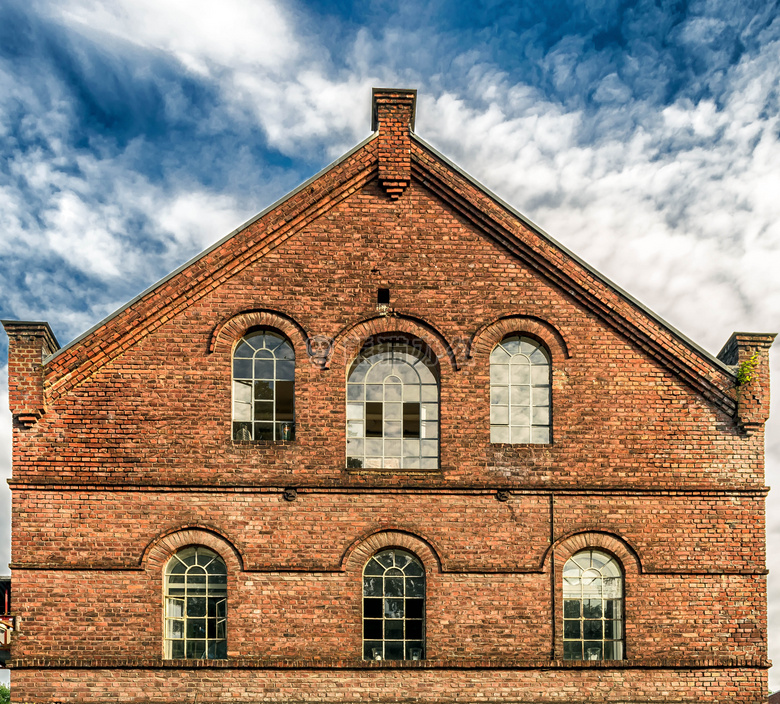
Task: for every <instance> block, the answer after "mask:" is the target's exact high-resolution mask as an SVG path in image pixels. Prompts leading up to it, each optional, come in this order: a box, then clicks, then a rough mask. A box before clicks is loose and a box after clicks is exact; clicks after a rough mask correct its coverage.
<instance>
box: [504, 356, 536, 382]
mask: <svg viewBox="0 0 780 704" xmlns="http://www.w3.org/2000/svg"><path fill="white" fill-rule="evenodd" d="M510 370H511V371H510V373H509V378H510V380H511V382H512V384H528V383H530V381H531V378H532V372H531V367H529V366H528V364H523V363H519V364H518V363H517V362H515V360H512V366H511V367H510Z"/></svg>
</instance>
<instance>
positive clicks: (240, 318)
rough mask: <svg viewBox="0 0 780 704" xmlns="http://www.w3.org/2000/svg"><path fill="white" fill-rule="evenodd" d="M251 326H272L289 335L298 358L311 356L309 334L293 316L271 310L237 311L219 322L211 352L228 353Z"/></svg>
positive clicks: (213, 335) (213, 337) (212, 339)
mask: <svg viewBox="0 0 780 704" xmlns="http://www.w3.org/2000/svg"><path fill="white" fill-rule="evenodd" d="M251 328H272V329H274V330H278V331H279V332H280V333H282V335H284V336H285V337H287V338H288V339H289V340H290V342H291V343H292V345H293V348H294V349H295V357H296V359H300V360H303V359H306V358H307V356H309V347H310V345H309V336H308V335H307V333H306V331H305V330H304V329H303V327H302V326H301V325H299V324H298V323H297V322H295V321H294V320H293V319H292V318H290V317H288V316H286V315H283V314H281V313H277V312H275V311H271V310H252V311H244V312H242V313H237V314H235V315H233V316H232V317H230V318H228V319H226V320H223V321H222V322H221V323H219V324H218V325H217V326H216V327H215V328H214V330H213V332H212V333H211V339H210V340H209V353H211V352H218V353H228V352H230V351H231V350H232V349H233V346H234V345H235V343H236V342H238V341H239V340H240V339H241V338H242V337H243V336H244V335H245V334H246V332H247V331H248V330H250V329H251Z"/></svg>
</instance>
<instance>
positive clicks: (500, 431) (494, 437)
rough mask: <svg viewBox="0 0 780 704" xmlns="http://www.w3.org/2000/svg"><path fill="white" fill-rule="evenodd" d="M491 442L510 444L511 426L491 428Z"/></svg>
mask: <svg viewBox="0 0 780 704" xmlns="http://www.w3.org/2000/svg"><path fill="white" fill-rule="evenodd" d="M490 442H506V443H508V442H509V426H493V427H491V428H490Z"/></svg>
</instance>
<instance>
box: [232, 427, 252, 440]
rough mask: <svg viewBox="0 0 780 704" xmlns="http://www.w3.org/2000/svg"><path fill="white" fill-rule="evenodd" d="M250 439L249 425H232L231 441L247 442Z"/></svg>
mask: <svg viewBox="0 0 780 704" xmlns="http://www.w3.org/2000/svg"><path fill="white" fill-rule="evenodd" d="M251 439H252V424H251V423H233V440H235V441H237V442H249V441H250V440H251Z"/></svg>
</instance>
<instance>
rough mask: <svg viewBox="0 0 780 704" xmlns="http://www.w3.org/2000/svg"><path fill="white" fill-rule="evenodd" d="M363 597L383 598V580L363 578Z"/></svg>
mask: <svg viewBox="0 0 780 704" xmlns="http://www.w3.org/2000/svg"><path fill="white" fill-rule="evenodd" d="M363 596H382V578H381V577H363Z"/></svg>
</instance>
